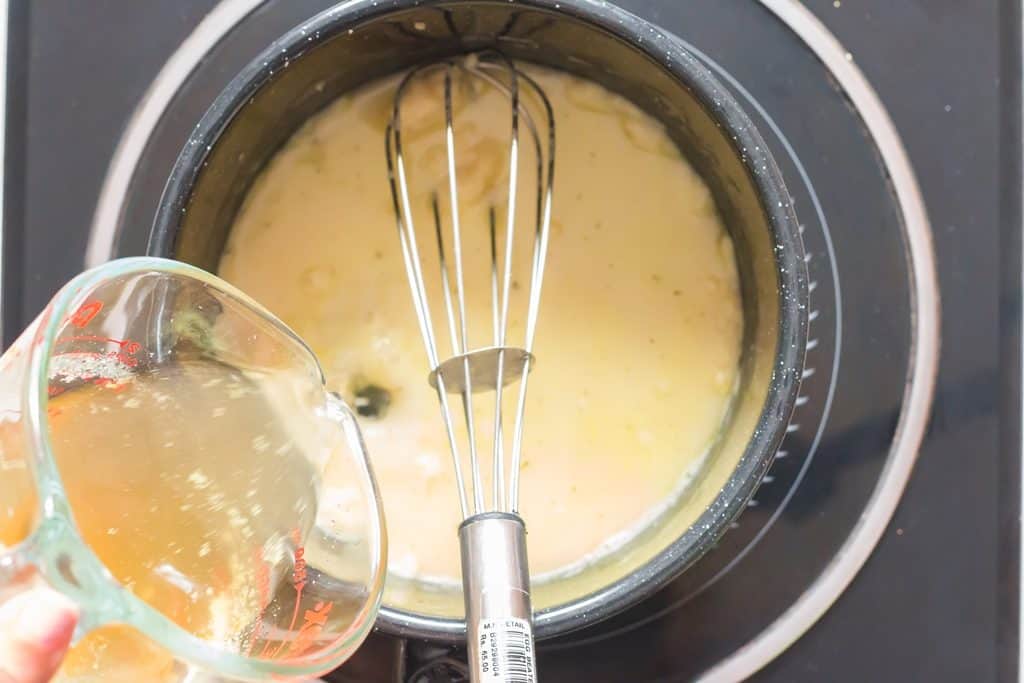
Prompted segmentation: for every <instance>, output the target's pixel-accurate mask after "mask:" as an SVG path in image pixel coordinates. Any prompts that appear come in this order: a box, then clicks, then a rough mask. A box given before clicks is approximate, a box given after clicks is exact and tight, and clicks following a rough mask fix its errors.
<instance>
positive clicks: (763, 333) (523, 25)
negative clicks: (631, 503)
mask: <svg viewBox="0 0 1024 683" xmlns="http://www.w3.org/2000/svg"><path fill="white" fill-rule="evenodd" d="M484 48H497V49H500V50H501V51H503V52H504V53H506V54H507V55H509V56H510V57H512V58H514V59H518V60H524V61H528V62H534V63H538V64H542V65H546V66H549V67H552V68H556V69H561V70H564V71H568V72H571V73H574V74H576V75H579V76H582V77H584V78H587V79H591V80H593V81H597V82H598V83H601V84H603V85H604V86H606V87H607V88H609V89H611V90H612V91H614V92H617V93H619V94H621V95H623V96H625V97H627V98H628V99H630V100H631V101H633V102H634V103H635V104H637V105H638V106H640V107H641V108H642V109H643V110H645V111H646V112H648V113H649V114H651V115H653V116H654V117H655V118H657V119H659V120H660V121H662V122H663V123H664V125H665V126H666V129H667V130H668V132H669V134H670V135H671V137H672V138H673V140H674V141H675V142H676V143H677V145H678V146H679V148H680V150H681V151H682V152H683V154H684V155H685V156H686V157H687V159H688V160H689V161H690V163H691V164H692V165H693V167H694V168H695V169H696V170H697V171H698V172H699V173H700V174H701V175H702V176H703V178H704V180H705V182H706V183H707V184H708V186H709V187H710V189H711V191H712V194H713V196H714V199H715V202H716V203H717V206H718V209H719V212H720V215H721V216H722V218H723V221H724V223H725V224H726V226H727V229H728V230H729V232H730V234H731V237H732V239H733V243H734V245H735V252H736V258H737V264H738V268H739V272H740V280H741V287H740V290H741V296H742V300H743V310H744V317H745V322H744V332H743V352H742V359H741V373H740V383H739V389H738V391H737V395H736V398H735V400H734V404H733V407H732V410H731V411H730V415H729V418H728V420H727V424H725V425H724V427H723V430H722V434H721V437H720V439H719V440H718V442H717V444H716V446H715V448H714V450H713V453H712V454H711V457H710V458H708V460H707V463H706V465H705V466H704V468H703V470H702V472H701V473H700V475H699V476H698V477H697V479H696V480H695V482H694V484H693V485H692V487H691V489H690V490H689V491H688V492H687V495H685V496H684V497H683V498H682V499H680V501H679V503H678V504H677V505H676V506H675V508H674V509H672V510H671V511H669V512H668V513H667V514H665V515H663V516H662V518H660V520H659V522H658V523H657V524H656V525H654V526H653V527H652V528H651V529H650V530H649V531H648V532H647V533H645V534H642V535H641V536H640V537H638V538H637V539H636V540H635V541H634V542H632V543H630V544H628V545H627V546H625V547H624V548H622V549H621V550H620V551H619V552H617V553H616V554H614V556H612V557H609V558H607V559H606V560H603V561H601V562H597V563H595V564H594V565H592V566H589V567H588V568H587V569H586V570H584V571H581V572H580V573H578V574H576V575H574V576H571V577H566V578H564V579H559V580H557V581H552V582H551V583H549V584H548V583H545V584H542V585H538V586H534V588H533V591H534V596H533V599H534V607H535V610H536V614H535V629H536V634H537V636H538V637H539V638H546V637H550V636H553V635H558V634H563V633H566V632H569V631H571V630H574V629H578V628H581V627H583V626H585V625H588V624H591V623H593V622H596V621H599V620H601V619H604V618H606V617H608V616H610V615H611V614H614V613H616V612H618V611H620V610H623V609H624V608H626V607H628V606H630V605H633V604H635V603H637V602H638V601H640V600H643V599H644V598H646V597H648V596H650V595H651V594H652V593H654V592H655V591H657V590H658V589H659V588H661V587H663V586H664V585H665V584H666V583H667V582H668V581H670V580H671V579H672V578H674V577H676V576H677V575H678V574H679V573H681V572H683V571H684V570H686V568H687V567H689V566H690V565H691V564H692V563H694V562H696V561H697V560H698V559H699V558H700V557H701V555H702V554H704V553H705V552H706V551H707V550H708V549H709V548H711V547H712V546H713V545H714V544H715V542H716V541H717V539H718V538H719V537H720V536H721V535H722V534H723V533H724V532H725V531H726V529H727V528H728V526H729V524H730V523H731V522H732V521H733V519H734V518H735V517H736V516H737V515H738V514H739V513H740V512H741V511H742V510H743V509H744V507H745V506H746V503H747V501H748V500H749V499H750V497H751V496H752V494H753V493H754V491H755V489H756V488H757V486H758V483H759V482H760V480H761V477H762V476H763V475H764V474H765V472H766V470H767V469H768V467H769V465H770V464H771V462H772V459H773V457H774V455H775V452H776V450H777V449H778V447H779V445H780V442H781V440H782V438H783V435H784V434H785V431H786V426H787V422H788V419H789V417H790V414H791V411H792V410H793V407H794V404H795V401H796V397H797V391H798V388H799V381H800V376H801V371H802V365H803V358H804V351H805V340H806V331H807V323H808V320H807V306H806V301H807V277H806V269H805V266H804V251H803V246H802V242H801V239H800V236H799V231H798V224H797V220H796V217H795V215H794V212H793V208H792V205H791V201H790V196H789V194H788V192H787V191H786V187H785V184H784V183H783V179H782V177H781V175H780V173H779V170H778V167H777V166H776V164H775V161H774V160H773V159H772V157H771V155H770V153H769V151H768V148H767V146H766V145H765V143H764V141H763V140H762V138H761V136H760V134H759V133H758V131H757V130H756V129H755V127H754V125H753V124H752V123H751V121H750V119H749V118H748V116H747V115H746V114H745V113H744V111H743V109H742V108H741V107H740V106H739V104H738V103H737V102H736V101H735V100H734V99H733V97H732V96H730V94H729V93H728V91H727V90H725V89H724V88H723V87H722V85H721V84H720V83H718V81H716V80H715V78H714V77H713V76H712V75H711V74H710V73H709V72H708V70H707V69H706V68H705V67H704V66H703V65H702V64H700V63H699V62H698V61H697V60H696V59H695V58H694V57H693V56H692V55H690V54H689V53H688V52H687V51H686V50H685V49H684V48H683V47H682V46H681V45H680V43H679V41H678V40H676V39H674V38H673V37H672V36H670V35H667V34H665V33H664V32H662V31H661V30H659V29H658V28H657V27H656V26H653V25H651V24H649V23H647V22H645V21H643V20H641V19H639V18H637V17H636V16H633V15H632V14H629V13H628V12H625V11H623V10H621V9H619V8H617V7H615V6H613V5H611V4H608V3H606V2H598V1H597V0H514V1H510V0H440V1H433V2H424V1H422V0H389V1H386V2H385V1H383V0H377V1H373V0H354V1H350V2H344V3H341V4H339V5H337V6H336V7H334V8H332V9H329V10H327V11H325V12H323V13H321V14H319V15H317V16H315V17H312V18H311V19H309V20H308V21H306V22H305V23H303V24H302V25H301V26H298V27H296V28H295V29H294V30H292V31H290V32H289V33H287V34H285V35H284V36H282V37H281V38H280V39H279V40H277V41H276V42H274V43H273V44H271V45H269V46H268V47H267V49H266V50H265V51H264V52H263V54H261V55H259V56H257V57H256V58H255V59H254V60H253V61H252V62H251V64H250V65H249V66H248V67H247V68H245V69H244V70H243V71H242V72H241V73H240V74H239V75H238V76H237V77H236V78H235V79H234V80H233V81H232V82H231V84H230V85H229V86H228V87H227V88H226V89H225V90H224V91H223V92H222V93H221V94H220V95H219V96H218V97H217V98H216V100H215V101H214V102H213V104H212V106H211V107H210V109H209V110H208V112H207V113H206V115H205V116H204V117H203V118H202V120H201V121H200V122H199V124H198V126H197V127H196V128H195V130H194V131H193V134H192V136H191V138H190V139H189V140H188V142H187V144H186V145H185V147H184V149H183V150H182V152H181V155H180V157H179V158H178V160H177V163H176V165H175V166H174V168H173V171H172V174H171V176H170V179H169V181H168V183H167V186H166V189H165V191H164V195H163V198H162V200H161V204H160V207H159V210H158V213H157V216H156V219H155V223H154V226H153V229H152V233H151V240H150V246H149V251H150V253H151V254H152V255H159V256H169V257H173V258H176V259H180V260H182V261H186V262H189V263H192V264H195V265H198V266H200V267H202V268H205V269H208V270H213V271H215V270H216V268H217V265H218V261H219V258H220V255H221V252H222V250H223V248H224V245H225V242H226V240H227V237H228V233H229V231H230V228H231V225H232V221H233V219H234V217H235V215H236V213H237V212H238V210H239V207H240V205H241V203H242V201H243V199H244V197H245V196H246V193H247V191H248V189H249V188H250V186H251V184H252V183H253V181H254V179H255V178H256V176H257V175H258V174H259V172H260V171H261V169H262V168H263V167H264V165H265V164H266V163H267V161H268V160H269V159H270V158H271V157H272V155H273V154H274V153H275V152H276V151H277V150H278V149H279V148H280V147H281V145H282V144H283V143H284V142H285V141H286V140H287V139H288V137H289V136H290V135H291V134H292V133H293V132H295V130H296V129H297V128H298V127H299V126H300V125H301V124H302V123H303V122H304V121H305V120H307V119H308V118H309V117H310V116H311V115H313V114H315V113H316V112H318V111H319V110H320V109H322V108H323V107H324V106H326V105H327V104H328V103H330V102H331V101H332V100H334V99H335V98H336V97H338V96H339V95H340V94H342V93H345V92H347V91H350V90H352V89H354V88H358V87H359V86H361V85H363V84H365V83H368V82H369V81H372V80H374V79H378V78H381V77H385V76H388V75H391V74H395V73H397V72H399V71H402V70H405V69H407V68H409V67H411V66H413V65H415V64H419V63H422V62H426V61H432V60H437V59H440V58H443V57H446V56H450V55H454V54H458V53H464V52H468V51H473V50H480V49H484ZM382 145H383V143H382ZM382 182H384V179H383V178H382ZM371 455H372V454H371ZM385 495H386V492H385ZM452 533H455V531H454V529H453V531H452ZM401 583H402V582H397V581H389V586H388V590H387V591H386V593H385V597H384V607H383V608H382V609H381V611H380V615H379V617H378V622H377V625H378V627H379V628H381V629H382V630H384V631H387V632H390V633H395V634H400V635H405V636H415V637H421V638H428V639H434V640H452V641H454V640H457V639H459V638H462V637H464V634H465V625H464V622H463V619H462V596H461V594H459V593H458V592H457V590H456V589H451V590H449V591H447V592H446V591H445V590H437V589H433V590H432V589H427V588H424V589H423V590H418V589H417V588H416V587H415V586H409V585H400V584H401Z"/></svg>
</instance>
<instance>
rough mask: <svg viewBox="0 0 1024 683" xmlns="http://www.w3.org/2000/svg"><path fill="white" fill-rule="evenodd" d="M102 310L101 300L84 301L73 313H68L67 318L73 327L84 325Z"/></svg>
mask: <svg viewBox="0 0 1024 683" xmlns="http://www.w3.org/2000/svg"><path fill="white" fill-rule="evenodd" d="M102 310H103V302H102V301H86V302H85V303H84V304H82V305H81V306H79V307H78V309H77V310H76V311H75V312H74V313H72V314H71V315H69V316H68V319H69V320H70V321H71V324H72V325H74V326H75V327H85V326H86V325H88V324H89V323H90V322H91V321H92V319H93V318H95V317H96V316H97V315H99V312H100V311H102Z"/></svg>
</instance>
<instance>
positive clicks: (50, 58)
mask: <svg viewBox="0 0 1024 683" xmlns="http://www.w3.org/2000/svg"><path fill="white" fill-rule="evenodd" d="M678 1H682V0H647V2H646V3H630V7H631V9H634V11H636V7H640V6H641V5H644V6H645V7H647V8H649V11H646V12H643V11H642V12H641V13H642V14H644V15H645V16H646V18H649V19H652V20H654V21H655V22H657V21H658V15H659V12H660V11H662V10H663V9H664V8H665V7H667V6H668V5H669V4H670V3H672V2H678ZM686 1H689V2H695V3H701V2H707V3H713V2H715V1H716V0H686ZM212 4H213V2H212V0H147V1H145V2H140V1H138V0H90V1H89V2H88V3H87V4H85V3H65V2H30V0H12V2H11V9H10V11H11V22H10V44H9V51H10V54H9V85H8V103H7V107H8V128H7V138H6V142H7V152H6V159H5V168H6V174H5V179H4V189H5V205H4V236H3V238H4V244H3V283H2V284H3V309H2V321H3V336H4V339H5V342H9V341H10V340H11V339H12V337H13V336H15V335H16V334H17V333H18V332H19V331H20V329H21V328H22V327H24V325H25V324H26V323H27V322H28V319H30V318H31V317H32V316H34V315H35V313H36V312H38V311H39V310H40V309H41V308H42V306H43V305H44V304H45V302H46V301H47V300H48V299H49V297H50V296H51V294H52V293H53V291H54V290H55V289H56V287H57V286H59V284H60V283H61V282H63V281H64V280H66V279H67V278H69V277H70V276H71V275H73V274H74V273H75V272H77V271H78V270H80V269H81V266H82V258H83V254H84V248H85V243H86V238H87V232H88V227H89V223H90V220H91V217H92V213H93V210H94V206H95V201H96V197H97V195H98V192H99V187H100V184H101V182H102V179H103V176H104V173H105V171H106V167H107V164H108V162H109V159H110V155H111V154H112V152H113V149H114V145H115V144H116V142H117V139H118V137H119V135H120V131H121V130H122V129H123V127H124V125H125V123H126V122H127V120H128V118H129V117H130V115H131V112H132V109H133V108H134V106H135V105H136V103H137V102H138V101H139V98H140V97H141V96H142V94H143V92H144V90H145V89H146V87H147V86H148V84H149V83H150V81H151V79H152V78H153V77H154V75H155V74H156V72H157V71H158V70H159V68H160V67H161V66H162V65H163V63H164V61H165V60H166V58H167V57H168V56H169V55H170V53H171V52H172V51H173V50H174V49H175V48H176V47H177V46H178V44H179V43H180V42H181V40H182V39H183V38H184V37H185V36H186V35H187V34H188V33H189V32H190V31H191V29H192V27H193V26H194V25H195V24H196V23H197V22H198V20H199V19H200V18H201V17H202V16H203V15H204V14H205V13H206V12H207V11H208V9H209V7H210V6H211V5H212ZM805 4H807V5H808V6H809V7H810V8H811V9H812V10H813V11H815V13H816V14H817V15H818V16H819V17H820V18H821V19H822V20H823V21H824V22H825V23H826V24H827V26H828V27H829V28H830V29H831V30H832V31H833V32H834V33H835V34H836V36H837V37H838V38H839V39H840V41H842V42H843V43H844V44H845V45H846V47H847V48H848V49H849V51H850V52H851V53H852V55H853V56H854V59H855V60H856V62H857V64H858V65H859V66H860V68H861V69H862V70H863V71H864V72H865V73H866V75H867V76H868V78H869V79H870V80H871V82H872V83H873V84H874V86H875V88H876V89H877V91H878V93H879V95H880V96H881V98H882V100H883V102H884V103H885V104H886V106H887V107H888V109H889V112H890V114H891V115H892V117H893V119H894V121H895V123H896V126H897V128H898V129H899V131H900V133H901V135H902V136H903V141H904V143H905V145H906V147H907V150H908V152H909V154H910V157H911V160H912V162H913V164H914V167H915V169H916V172H917V175H918V178H919V180H920V183H921V186H922V190H923V193H924V197H925V201H926V203H927V206H928V211H929V215H930V218H931V221H932V226H933V230H934V238H935V248H936V253H937V260H938V268H939V276H940V281H941V290H942V298H943V323H942V335H943V337H942V347H943V355H942V367H941V370H940V377H939V383H938V387H937V395H936V401H935V406H934V412H933V419H932V424H931V427H930V430H929V433H928V435H927V437H926V440H925V444H924V447H923V449H922V452H921V455H920V460H919V462H918V466H917V469H916V471H915V473H914V475H913V477H912V478H911V480H910V483H909V486H908V488H907V492H906V494H905V496H904V499H903V501H902V504H901V505H900V507H899V509H898V511H897V513H896V516H895V517H894V519H893V521H892V523H891V524H890V527H889V529H888V531H887V533H886V535H885V537H884V538H883V539H882V541H881V543H880V544H879V547H878V549H877V550H876V551H875V553H874V554H873V556H872V557H871V559H870V560H869V561H868V562H867V564H866V566H865V567H864V569H863V570H862V572H861V574H860V575H859V576H858V578H857V579H856V580H855V581H854V583H853V585H852V586H851V587H850V588H849V589H848V590H847V592H846V593H845V594H844V595H843V596H842V597H841V598H840V599H839V601H838V602H837V603H836V605H835V606H834V607H833V608H832V609H831V610H830V611H829V612H828V613H827V614H826V615H825V616H824V617H823V618H822V620H821V621H820V622H819V623H818V624H817V625H816V626H815V627H814V628H813V629H812V630H811V631H810V632H809V633H808V634H807V635H806V636H804V637H803V638H802V639H801V640H800V641H799V642H798V643H797V644H796V645H795V646H794V647H793V648H791V649H790V650H789V651H788V652H787V653H785V654H784V655H783V656H782V657H780V658H779V659H778V660H777V661H776V662H775V663H773V664H771V665H769V666H768V668H767V669H766V670H765V671H763V672H762V673H760V674H759V675H758V676H757V680H762V681H818V680H829V681H862V680H931V681H965V680H970V681H994V680H1005V681H1009V680H1016V679H1017V658H1018V644H1019V633H1018V605H1019V579H1020V565H1019V539H1020V530H1019V514H1020V474H1021V473H1020V458H1021V434H1020V416H1021V412H1020V411H1021V405H1020V383H1021V364H1020V354H1021V346H1020V341H1021V340H1020V312H1021V214H1020V198H1021V175H1020V160H1021V149H1020V122H1021V106H1020V85H1021V57H1020V27H1021V17H1020V6H1019V2H1016V1H1009V0H1007V1H1004V2H997V1H996V0H970V1H964V0H899V1H897V2H894V1H893V0H842V2H840V3H838V6H836V4H837V3H835V2H834V1H833V0H807V2H806V3H805ZM86 13H87V16H86ZM86 19H87V20H86ZM55 236H59V237H55Z"/></svg>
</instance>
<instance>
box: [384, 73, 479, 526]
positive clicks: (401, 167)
mask: <svg viewBox="0 0 1024 683" xmlns="http://www.w3.org/2000/svg"><path fill="white" fill-rule="evenodd" d="M415 74H416V72H415V71H413V72H410V73H409V74H407V75H406V77H405V78H404V79H402V82H401V83H400V84H399V86H398V90H397V91H396V95H395V104H394V108H393V110H392V117H391V123H390V124H389V125H388V126H387V129H386V130H385V136H384V137H385V149H386V153H387V163H388V181H389V183H390V185H391V197H392V202H393V204H394V209H395V216H396V218H397V225H398V237H399V242H400V244H401V248H402V260H403V261H404V264H405V270H406V273H407V274H408V275H409V283H410V285H411V289H412V293H413V298H414V300H415V303H416V305H415V306H414V308H415V309H416V317H417V321H418V322H419V327H420V334H421V335H422V336H423V344H424V346H425V347H426V350H427V360H428V362H429V364H430V367H431V368H436V367H437V366H438V363H439V361H438V355H437V345H436V342H435V339H434V332H433V322H432V320H431V316H430V305H429V304H428V303H427V295H426V286H425V285H424V283H423V272H422V268H421V267H420V258H419V249H418V248H417V245H416V229H415V225H414V224H413V217H412V215H413V214H412V206H411V201H410V199H409V183H408V180H407V178H406V175H405V161H404V159H403V155H402V153H401V148H402V114H401V106H400V103H401V96H402V93H403V92H404V90H405V88H406V87H408V84H409V83H410V82H411V80H412V78H413V77H414V76H415ZM392 152H394V154H393V155H392ZM436 386H437V398H438V401H439V403H440V404H441V417H442V419H443V420H444V424H445V432H446V435H447V437H448V446H449V448H450V449H451V453H452V461H453V467H454V470H455V484H456V487H457V488H458V495H459V508H460V510H461V511H462V516H463V517H465V516H467V514H468V513H469V505H468V501H467V495H466V484H465V478H464V477H463V474H462V460H461V458H460V457H459V448H458V440H457V439H456V437H455V424H454V421H453V420H452V413H451V409H450V407H449V405H448V393H447V390H446V388H445V382H444V377H443V376H442V375H440V374H438V375H437V384H436Z"/></svg>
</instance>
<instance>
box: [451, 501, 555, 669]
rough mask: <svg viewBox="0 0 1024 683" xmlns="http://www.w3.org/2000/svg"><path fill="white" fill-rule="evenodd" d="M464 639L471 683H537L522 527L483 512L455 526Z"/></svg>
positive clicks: (508, 517)
mask: <svg viewBox="0 0 1024 683" xmlns="http://www.w3.org/2000/svg"><path fill="white" fill-rule="evenodd" d="M459 542H460V545H461V547H462V588H463V594H464V595H465V599H466V640H467V644H468V647H469V667H470V680H471V681H472V682H473V683H536V680H537V663H536V658H535V656H534V651H533V620H532V617H533V611H532V608H531V606H530V573H529V570H528V568H527V563H526V526H525V525H524V524H523V520H522V518H520V517H519V515H515V514H510V513H506V512H486V513H482V514H479V515H474V516H472V517H470V518H468V519H467V520H466V521H464V522H463V523H462V526H460V527H459Z"/></svg>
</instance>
